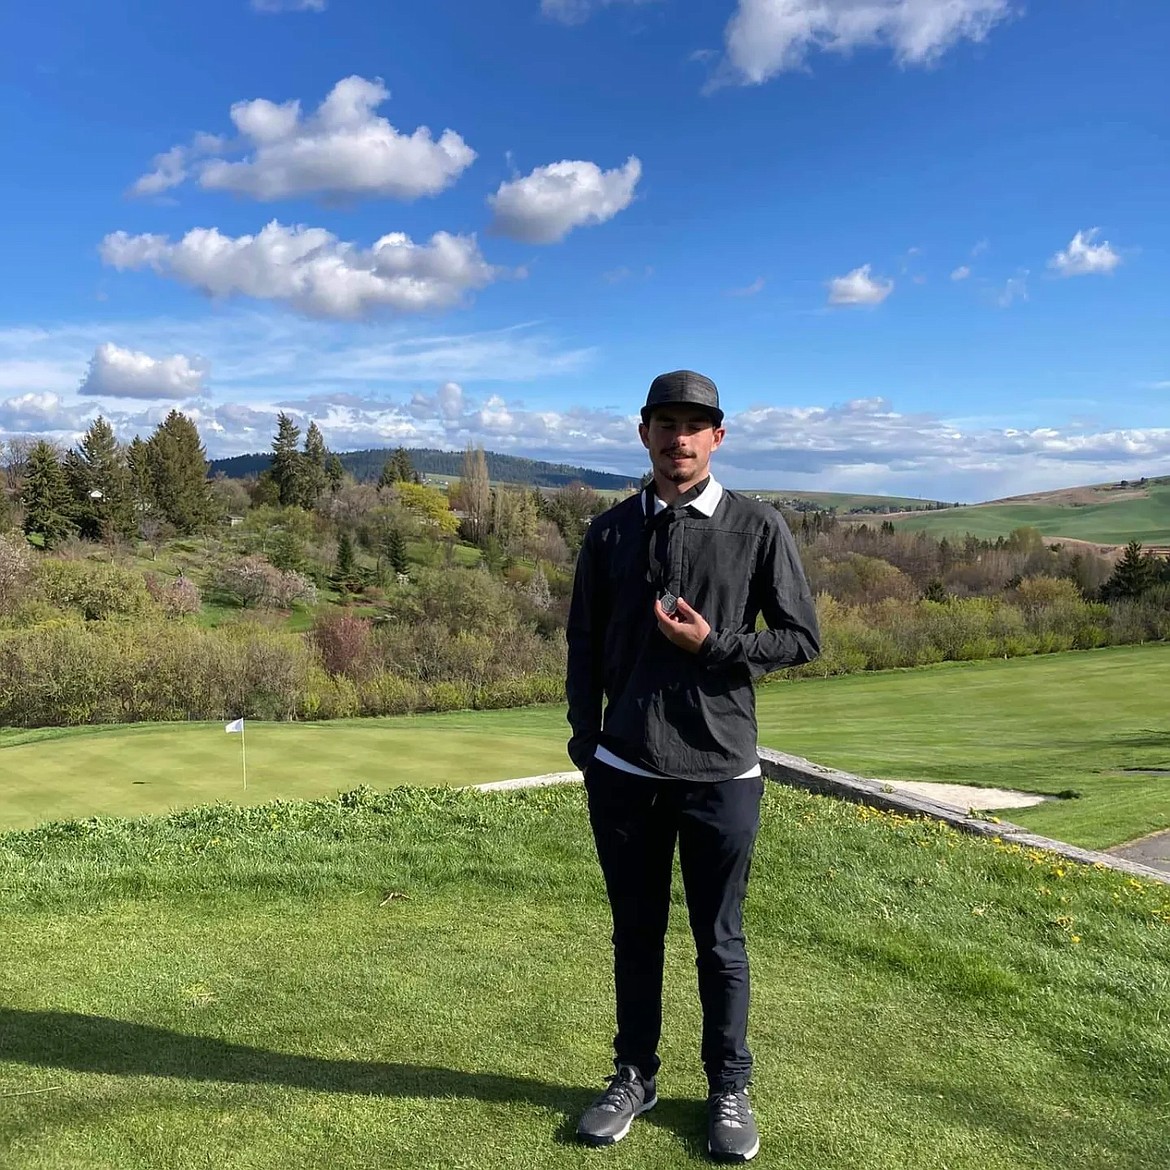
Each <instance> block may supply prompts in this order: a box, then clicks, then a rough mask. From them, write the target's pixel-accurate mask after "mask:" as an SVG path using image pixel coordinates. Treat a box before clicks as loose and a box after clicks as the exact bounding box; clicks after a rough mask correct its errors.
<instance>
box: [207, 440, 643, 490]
mask: <svg viewBox="0 0 1170 1170" xmlns="http://www.w3.org/2000/svg"><path fill="white" fill-rule="evenodd" d="M407 450H408V452H409V454H410V461H411V463H413V464H414V467H415V470H416V471H419V472H422V473H423V474H424V475H430V476H436V475H443V476H455V477H457V476H458V475H459V473H460V471H461V470H462V469H463V452H462V451H438V450H435V449H433V448H429V447H410V448H408V449H407ZM337 454H338V458H340V460H341V465H342V466H343V467H344V468H345V470H346V471H348V472H349V473H350V475H352V476H353V477H354V479H356V480H358V482H359V483H364V482H368V481H370V480H376V479H377V478H378V476H379V475H381V473H382V467H383V465H384V464H385V462H386V460H387V459H388V458H389V457H390V450H389V449H384V448H373V449H370V450H366V451H339V452H338V453H337ZM484 454H485V456H486V458H487V467H488V475H489V476H490V477H491V478H492V479H493V480H494V481H496V482H497V483H521V484H532V485H534V486H536V487H564V486H565V484H569V483H574V482H580V483H586V484H588V485H589V486H590V487H594V488H603V489H611V490H616V491H620V490H621V489H623V488H624V487H626V485H627V484H629V483H631V482H636V477H635V476H629V475H613V474H611V473H610V472H608V471H592V470H590V469H589V468H588V467H573V466H570V465H569V464H567V463H545V462H543V461H541V460H537V459H524V458H522V457H520V456H518V455H498V454H496V453H495V452H494V451H486V452H485V453H484ZM271 463H272V456H271V455H270V454H266V453H263V452H261V453H259V454H256V455H234V456H232V457H231V458H229V459H213V460H211V474H212V475H215V474H216V473H217V472H222V473H223V474H224V475H227V476H230V477H232V478H233V479H248V478H251V477H252V476H257V475H259V474H260V473H261V472H262V471H266V470H267V469H268V467H269V466H270V465H271Z"/></svg>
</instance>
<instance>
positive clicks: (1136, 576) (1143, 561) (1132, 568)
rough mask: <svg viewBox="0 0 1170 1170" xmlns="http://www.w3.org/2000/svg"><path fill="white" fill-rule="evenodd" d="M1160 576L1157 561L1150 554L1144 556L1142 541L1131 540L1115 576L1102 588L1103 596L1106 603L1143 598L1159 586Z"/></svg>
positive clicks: (1114, 572) (1115, 571)
mask: <svg viewBox="0 0 1170 1170" xmlns="http://www.w3.org/2000/svg"><path fill="white" fill-rule="evenodd" d="M1158 576H1159V573H1158V564H1157V561H1156V559H1155V558H1154V557H1153V556H1152V555H1151V554H1149V553H1144V554H1143V552H1142V544H1141V541H1140V540H1131V541H1130V542H1129V544H1127V545H1126V546H1125V555H1124V556H1123V557H1122V558H1121V560H1119V561H1118V562H1117V565H1116V567H1115V568H1114V570H1113V575H1112V576H1111V577H1110V578H1109V580H1108V581H1106V582H1105V584H1104V585H1102V586H1101V596H1102V598H1103V599H1104V600H1105V601H1120V600H1125V599H1129V598H1134V597H1141V595H1142V594H1143V593H1145V592H1146V591H1147V590H1148V589H1151V588H1152V587H1153V586H1154V585H1155V584H1157V580H1158Z"/></svg>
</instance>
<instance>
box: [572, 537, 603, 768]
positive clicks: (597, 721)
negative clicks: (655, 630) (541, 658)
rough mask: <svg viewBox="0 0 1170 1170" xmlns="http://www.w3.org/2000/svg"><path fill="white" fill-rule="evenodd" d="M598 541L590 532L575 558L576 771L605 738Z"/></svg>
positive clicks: (573, 608) (574, 739) (573, 719)
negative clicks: (602, 709) (603, 731)
mask: <svg viewBox="0 0 1170 1170" xmlns="http://www.w3.org/2000/svg"><path fill="white" fill-rule="evenodd" d="M597 558H598V552H597V538H596V536H595V533H594V529H593V527H592V526H590V528H589V529H588V531H587V532H586V533H585V539H584V541H583V542H582V544H581V551H580V552H579V553H578V554H577V569H576V572H575V573H574V576H573V598H572V601H571V603H570V605H569V623H568V629H567V631H566V636H567V638H568V642H569V658H568V669H567V672H566V675H565V695H566V697H567V698H568V700H569V726H570V728H571V729H572V736H571V737H570V739H569V746H568V751H569V758H570V759H571V760H572V761H573V763H574V764H576V766H577V767H578V768H584V767H585V765H586V764H588V763H589V761H590V760H591V759H593V753H594V751H596V749H597V740H598V737H599V736H600V734H601V706H602V699H603V697H604V693H605V683H604V679H605V676H604V670H603V667H604V653H605V613H606V605H605V596H604V592H605V584H606V582H605V576H604V574H603V573H601V572H599V566H598V563H597Z"/></svg>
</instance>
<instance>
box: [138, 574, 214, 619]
mask: <svg viewBox="0 0 1170 1170" xmlns="http://www.w3.org/2000/svg"><path fill="white" fill-rule="evenodd" d="M146 590H147V592H148V593H149V594H150V596H151V598H152V599H153V600H154V603H155V604H156V605H157V606H158V607H159V608H160V609H161V610H162V611H163V613H165V614H166V615H167V617H171V618H173V617H186V616H188V615H189V614H193V613H198V612H199V610H200V607H201V606H202V605H203V596H202V594H201V593H200V592H199V586H198V585H196V584H195V582H194V581H192V580H191V578H190V577H187V576H184V575H183V574H180V575H179V576H178V577H176V578H175V579H174V580H173V581H160V580H159V579H158V578H157V577H156V576H155V575H154V574H153V573H147V575H146Z"/></svg>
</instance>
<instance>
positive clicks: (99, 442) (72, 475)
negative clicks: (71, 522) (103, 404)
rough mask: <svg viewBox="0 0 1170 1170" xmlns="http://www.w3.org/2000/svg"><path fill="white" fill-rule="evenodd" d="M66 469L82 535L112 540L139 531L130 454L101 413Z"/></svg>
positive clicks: (95, 538)
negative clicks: (128, 455)
mask: <svg viewBox="0 0 1170 1170" xmlns="http://www.w3.org/2000/svg"><path fill="white" fill-rule="evenodd" d="M64 470H65V478H66V481H67V482H68V484H69V488H70V493H71V495H72V497H73V515H74V519H75V520H76V522H77V526H78V528H79V529H80V530H81V535H82V536H84V537H85V538H86V539H87V540H108V539H109V538H110V537H112V536H115V535H120V536H131V535H133V534H134V533H135V532H136V531H137V529H138V520H137V515H136V513H135V508H134V501H133V498H132V492H131V480H130V470H129V468H128V467H127V463H126V455H125V453H124V452H123V451H122V448H121V447H120V445H119V443H118V440H117V438H116V437H115V436H114V430H113V428H112V427H111V426H110V424H109V423H108V422H106V420H105V419H104V418H102V417H101V415H98V417H97V418H96V419H94V421H93V422H92V423H91V424H90V427H89V430H87V431H86V432H85V434H84V435H83V436H82V439H81V444H80V446H79V447H78V449H77V450H76V451H70V452H68V454H67V455H66V456H65V465H64Z"/></svg>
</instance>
